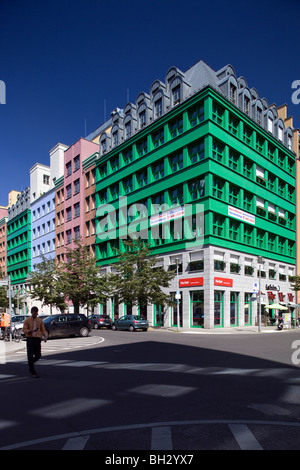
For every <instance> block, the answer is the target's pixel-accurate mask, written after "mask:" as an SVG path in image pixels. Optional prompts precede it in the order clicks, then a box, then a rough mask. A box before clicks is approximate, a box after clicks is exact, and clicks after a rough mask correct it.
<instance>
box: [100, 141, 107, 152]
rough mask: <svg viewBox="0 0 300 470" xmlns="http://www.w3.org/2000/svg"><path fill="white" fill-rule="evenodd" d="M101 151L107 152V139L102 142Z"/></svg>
mask: <svg viewBox="0 0 300 470" xmlns="http://www.w3.org/2000/svg"><path fill="white" fill-rule="evenodd" d="M101 150H102V153H105V152H106V139H105V140H102V142H101Z"/></svg>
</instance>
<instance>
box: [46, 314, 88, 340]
mask: <svg viewBox="0 0 300 470" xmlns="http://www.w3.org/2000/svg"><path fill="white" fill-rule="evenodd" d="M43 322H44V325H45V329H46V333H47V337H48V338H66V337H68V336H75V335H79V336H88V335H89V333H90V331H91V330H92V326H91V322H90V320H89V319H88V318H87V317H86V316H85V315H82V314H63V315H52V316H50V317H48V318H45V320H43Z"/></svg>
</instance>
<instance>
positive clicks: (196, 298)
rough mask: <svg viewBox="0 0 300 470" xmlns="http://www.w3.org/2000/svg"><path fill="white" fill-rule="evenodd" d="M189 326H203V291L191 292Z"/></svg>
mask: <svg viewBox="0 0 300 470" xmlns="http://www.w3.org/2000/svg"><path fill="white" fill-rule="evenodd" d="M191 326H200V327H202V328H203V327H204V291H196V292H191Z"/></svg>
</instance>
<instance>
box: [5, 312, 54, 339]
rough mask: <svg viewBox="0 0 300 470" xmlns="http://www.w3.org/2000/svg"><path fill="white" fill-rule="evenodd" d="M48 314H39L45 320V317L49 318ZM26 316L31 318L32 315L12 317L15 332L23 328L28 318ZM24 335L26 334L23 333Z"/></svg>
mask: <svg viewBox="0 0 300 470" xmlns="http://www.w3.org/2000/svg"><path fill="white" fill-rule="evenodd" d="M48 316H49V315H39V318H41V319H42V320H43V321H44V320H45V318H48ZM26 318H30V315H16V316H15V317H12V319H11V323H12V331H13V333H14V332H15V331H16V330H23V325H24V321H25V320H26ZM22 336H24V335H23V333H22Z"/></svg>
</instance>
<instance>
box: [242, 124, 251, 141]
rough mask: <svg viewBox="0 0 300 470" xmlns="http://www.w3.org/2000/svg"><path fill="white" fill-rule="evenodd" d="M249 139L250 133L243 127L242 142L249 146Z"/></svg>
mask: <svg viewBox="0 0 300 470" xmlns="http://www.w3.org/2000/svg"><path fill="white" fill-rule="evenodd" d="M251 138H252V131H251V130H250V129H248V127H246V126H244V132H243V140H244V142H246V144H248V145H250V144H251Z"/></svg>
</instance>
